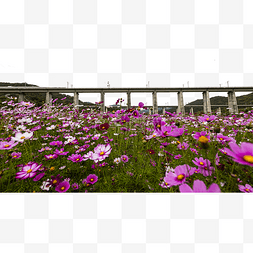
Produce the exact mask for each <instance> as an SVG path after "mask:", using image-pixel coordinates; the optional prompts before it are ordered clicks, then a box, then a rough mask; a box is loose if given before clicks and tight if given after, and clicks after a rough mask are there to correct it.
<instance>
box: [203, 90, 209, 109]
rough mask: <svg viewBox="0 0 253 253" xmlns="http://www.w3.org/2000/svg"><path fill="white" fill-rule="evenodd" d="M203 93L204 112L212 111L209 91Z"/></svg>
mask: <svg viewBox="0 0 253 253" xmlns="http://www.w3.org/2000/svg"><path fill="white" fill-rule="evenodd" d="M202 94H203V110H204V113H211V102H210V97H209V91H204V92H203V93H202Z"/></svg>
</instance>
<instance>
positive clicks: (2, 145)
mask: <svg viewBox="0 0 253 253" xmlns="http://www.w3.org/2000/svg"><path fill="white" fill-rule="evenodd" d="M16 145H18V142H15V141H14V140H12V141H9V142H7V141H3V142H0V150H7V149H12V148H13V147H15V146H16Z"/></svg>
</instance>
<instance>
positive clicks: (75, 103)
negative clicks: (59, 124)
mask: <svg viewBox="0 0 253 253" xmlns="http://www.w3.org/2000/svg"><path fill="white" fill-rule="evenodd" d="M76 105H79V93H78V92H75V93H74V106H75V107H76V108H77V109H78V108H79V107H78V106H76Z"/></svg>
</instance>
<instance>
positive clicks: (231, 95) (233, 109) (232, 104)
mask: <svg viewBox="0 0 253 253" xmlns="http://www.w3.org/2000/svg"><path fill="white" fill-rule="evenodd" d="M228 108H229V113H231V114H232V113H238V105H237V100H236V96H235V91H234V90H233V91H228Z"/></svg>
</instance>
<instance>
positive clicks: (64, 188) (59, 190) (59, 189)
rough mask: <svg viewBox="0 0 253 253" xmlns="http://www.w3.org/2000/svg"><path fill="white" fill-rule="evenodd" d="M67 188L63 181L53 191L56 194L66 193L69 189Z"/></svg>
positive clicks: (67, 183) (66, 183)
mask: <svg viewBox="0 0 253 253" xmlns="http://www.w3.org/2000/svg"><path fill="white" fill-rule="evenodd" d="M69 187H70V184H69V182H68V181H63V182H61V183H59V184H58V185H57V186H56V187H55V190H56V191H58V192H66V191H67V190H68V189H69Z"/></svg>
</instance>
